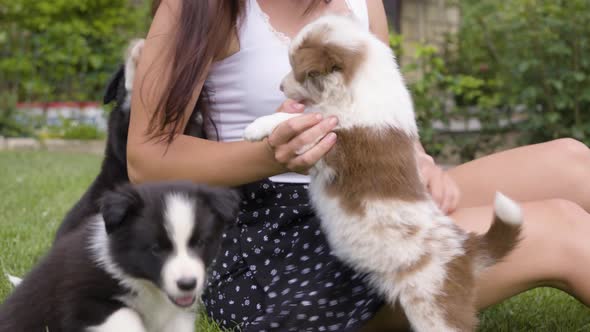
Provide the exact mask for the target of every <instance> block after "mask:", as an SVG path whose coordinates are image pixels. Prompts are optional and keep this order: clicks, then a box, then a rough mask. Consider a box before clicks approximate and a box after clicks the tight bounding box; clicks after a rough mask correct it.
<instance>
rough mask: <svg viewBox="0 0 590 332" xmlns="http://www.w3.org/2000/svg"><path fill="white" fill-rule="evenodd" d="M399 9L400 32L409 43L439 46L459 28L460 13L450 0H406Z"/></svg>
mask: <svg viewBox="0 0 590 332" xmlns="http://www.w3.org/2000/svg"><path fill="white" fill-rule="evenodd" d="M401 8H402V12H401V24H400V25H401V32H402V34H403V35H404V38H405V39H406V40H407V41H409V42H422V43H424V42H426V43H433V44H435V45H440V44H441V43H443V42H444V41H445V36H446V35H447V34H449V33H455V32H457V30H458V28H459V23H460V12H459V8H458V7H457V6H456V5H455V4H453V1H452V0H407V1H402V6H401Z"/></svg>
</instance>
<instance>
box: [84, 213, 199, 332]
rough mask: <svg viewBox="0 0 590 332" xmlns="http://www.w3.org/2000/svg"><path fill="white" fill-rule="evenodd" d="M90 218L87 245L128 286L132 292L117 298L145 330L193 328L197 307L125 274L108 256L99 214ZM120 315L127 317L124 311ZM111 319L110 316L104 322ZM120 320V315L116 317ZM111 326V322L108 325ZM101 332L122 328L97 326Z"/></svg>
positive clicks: (186, 330)
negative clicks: (184, 304)
mask: <svg viewBox="0 0 590 332" xmlns="http://www.w3.org/2000/svg"><path fill="white" fill-rule="evenodd" d="M91 222H92V227H93V233H92V237H91V240H90V246H89V249H90V251H91V253H92V254H93V259H94V260H95V262H96V263H97V264H98V265H99V266H100V267H101V268H103V269H104V270H105V271H106V272H107V273H109V275H111V276H112V277H113V278H115V279H116V280H118V281H119V282H120V283H121V285H123V286H125V287H127V288H129V289H130V290H131V292H130V293H129V294H127V295H125V296H123V297H121V298H119V300H120V301H121V302H123V303H125V305H126V306H127V307H128V308H129V309H130V310H132V311H134V312H136V313H137V314H138V315H139V317H141V318H142V323H143V327H144V329H145V331H146V332H159V331H162V332H175V331H178V332H193V331H194V322H195V319H196V307H193V308H190V309H181V308H179V307H178V306H176V305H174V304H173V303H172V302H171V301H170V299H169V298H168V294H166V293H165V292H163V291H162V290H161V289H160V288H158V287H157V286H156V285H154V284H153V283H151V282H149V281H147V280H141V279H136V278H132V277H130V276H128V275H126V274H125V273H124V272H123V270H121V268H120V267H118V266H117V264H115V262H114V261H113V259H112V258H111V254H110V249H109V238H108V235H107V232H106V228H105V225H104V220H103V219H102V217H101V216H100V215H98V216H96V217H95V218H94V220H93V221H91ZM122 317H127V316H126V315H123V316H122ZM110 319H111V317H109V318H108V319H107V321H106V322H108V321H109V320H110ZM115 322H119V319H118V318H117V319H115ZM109 326H110V325H109ZM99 331H100V332H107V331H108V332H119V331H125V330H118V329H113V330H105V329H103V330H99Z"/></svg>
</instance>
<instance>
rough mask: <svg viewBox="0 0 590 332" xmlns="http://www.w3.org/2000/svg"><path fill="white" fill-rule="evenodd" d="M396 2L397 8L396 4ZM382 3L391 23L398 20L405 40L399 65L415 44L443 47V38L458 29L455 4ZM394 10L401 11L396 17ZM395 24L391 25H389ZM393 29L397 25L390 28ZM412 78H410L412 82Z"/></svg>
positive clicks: (428, 0)
mask: <svg viewBox="0 0 590 332" xmlns="http://www.w3.org/2000/svg"><path fill="white" fill-rule="evenodd" d="M397 1H399V4H397ZM397 1H395V0H384V3H385V5H386V9H387V11H388V16H389V19H390V21H392V19H399V22H397V26H399V27H400V30H401V31H400V32H401V34H402V35H403V37H404V41H405V43H404V53H405V56H404V57H403V58H402V59H400V61H401V62H402V64H403V63H404V62H407V61H409V59H408V57H410V56H412V55H413V54H415V45H416V44H417V43H421V44H430V45H435V46H438V47H440V48H443V47H444V46H445V40H446V37H447V36H448V35H449V34H453V33H456V32H457V31H458V29H459V24H460V21H461V14H460V10H459V7H458V6H457V5H456V0H397ZM394 8H400V9H401V13H398V15H396V14H395V13H394V12H393V11H394V10H395V9H394ZM392 23H394V22H392ZM392 25H393V26H395V25H396V24H395V23H394V24H392ZM412 78H413V77H409V79H412Z"/></svg>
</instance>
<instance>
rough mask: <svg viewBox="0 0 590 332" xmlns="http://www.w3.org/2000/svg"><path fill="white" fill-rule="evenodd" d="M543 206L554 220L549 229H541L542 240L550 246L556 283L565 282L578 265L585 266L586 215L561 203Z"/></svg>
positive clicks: (589, 219)
mask: <svg viewBox="0 0 590 332" xmlns="http://www.w3.org/2000/svg"><path fill="white" fill-rule="evenodd" d="M544 204H545V206H546V207H547V208H548V209H550V210H551V212H552V214H553V215H554V216H555V221H549V222H551V223H552V225H546V227H545V233H546V234H545V236H547V238H546V239H545V240H546V243H547V244H549V243H551V242H553V245H551V246H550V247H551V248H552V250H554V251H555V252H554V255H551V256H552V257H554V258H555V262H554V265H555V266H556V267H557V269H556V271H558V273H560V274H561V278H560V279H562V280H563V281H565V282H567V281H568V279H569V278H570V277H571V276H572V271H573V270H575V269H577V267H578V264H588V259H589V258H590V245H589V243H590V242H589V241H588V236H590V214H588V212H586V211H585V210H584V209H583V208H582V207H581V206H580V205H578V204H576V203H574V202H572V201H568V200H564V199H552V200H548V201H546V202H544ZM525 222H526V220H525ZM531 222H534V221H531ZM582 262H583V263H582Z"/></svg>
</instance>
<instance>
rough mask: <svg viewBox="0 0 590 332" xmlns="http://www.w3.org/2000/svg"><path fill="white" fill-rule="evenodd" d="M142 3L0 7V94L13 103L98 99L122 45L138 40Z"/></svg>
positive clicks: (38, 2) (54, 1)
mask: <svg viewBox="0 0 590 332" xmlns="http://www.w3.org/2000/svg"><path fill="white" fill-rule="evenodd" d="M148 9H149V8H148V2H147V1H144V2H137V1H134V2H132V1H129V0H11V1H2V2H1V3H0V17H2V19H1V20H0V91H10V92H11V93H12V94H15V95H17V98H18V100H19V101H23V100H34V101H57V100H75V101H82V100H99V99H100V97H101V96H102V93H103V89H104V86H105V84H106V82H107V80H108V79H109V77H110V75H111V73H112V71H113V70H114V69H115V68H116V67H117V65H118V64H119V63H121V61H122V58H123V53H124V50H125V48H126V44H127V43H128V41H129V40H130V39H132V38H135V37H138V36H143V35H144V33H145V31H146V29H147V24H148V21H149V20H148V17H149V15H148V13H149V10H148Z"/></svg>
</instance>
